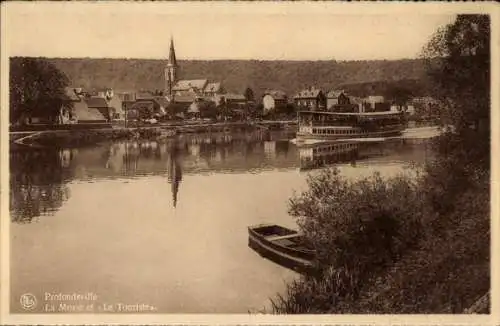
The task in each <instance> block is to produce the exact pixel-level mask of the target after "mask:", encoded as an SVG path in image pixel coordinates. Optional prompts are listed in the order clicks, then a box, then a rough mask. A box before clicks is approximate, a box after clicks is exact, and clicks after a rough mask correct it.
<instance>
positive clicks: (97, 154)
mask: <svg viewBox="0 0 500 326" xmlns="http://www.w3.org/2000/svg"><path fill="white" fill-rule="evenodd" d="M288 138H290V135H287V134H272V133H269V132H255V133H247V134H204V135H183V136H181V137H179V138H177V139H175V140H164V141H154V140H148V141H141V140H134V141H122V142H113V143H108V144H101V145H97V146H94V147H88V148H72V149H67V148H64V149H54V148H45V149H33V150H32V149H24V150H22V151H20V150H16V151H11V153H10V165H11V172H12V173H11V180H10V189H11V202H10V207H11V211H12V220H13V221H14V222H30V221H32V219H33V218H35V217H38V216H40V215H47V214H50V213H51V212H53V211H55V210H57V209H59V208H60V207H61V206H62V204H63V203H64V202H65V201H66V200H68V199H69V196H70V194H69V190H68V186H67V184H68V183H69V182H98V180H99V179H133V178H138V177H142V176H147V175H159V176H164V177H165V178H166V181H167V182H168V183H169V184H170V187H171V192H172V202H173V206H174V207H175V206H177V203H178V194H179V188H180V186H181V182H182V178H183V177H182V176H183V174H185V173H187V174H209V173H235V172H244V173H247V172H250V173H256V172H258V171H262V170H268V169H290V168H295V167H296V156H297V155H296V150H295V148H293V149H291V148H290V147H289V141H288Z"/></svg>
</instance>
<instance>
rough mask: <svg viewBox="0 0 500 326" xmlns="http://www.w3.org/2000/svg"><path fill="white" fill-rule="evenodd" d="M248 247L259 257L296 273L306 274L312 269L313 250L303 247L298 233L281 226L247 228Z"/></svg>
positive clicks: (263, 225) (260, 225)
mask: <svg viewBox="0 0 500 326" xmlns="http://www.w3.org/2000/svg"><path fill="white" fill-rule="evenodd" d="M248 246H249V247H250V248H252V249H253V250H255V251H256V252H257V253H259V254H260V255H261V256H263V257H265V258H268V259H270V260H272V261H273V262H275V263H277V264H279V265H281V266H284V267H287V268H290V269H293V270H295V271H297V272H300V273H307V272H308V271H310V270H311V269H312V268H313V262H312V261H313V259H314V256H315V252H314V250H312V249H310V248H308V247H307V246H306V245H305V243H304V238H303V236H302V235H301V234H300V233H299V232H297V231H294V230H291V229H288V228H285V227H283V226H279V225H276V224H259V225H253V226H249V227H248Z"/></svg>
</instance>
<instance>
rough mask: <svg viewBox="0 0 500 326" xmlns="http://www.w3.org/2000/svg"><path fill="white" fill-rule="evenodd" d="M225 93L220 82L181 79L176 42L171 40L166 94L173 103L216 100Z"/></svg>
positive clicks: (166, 72) (166, 68)
mask: <svg viewBox="0 0 500 326" xmlns="http://www.w3.org/2000/svg"><path fill="white" fill-rule="evenodd" d="M224 93H225V91H224V89H223V88H222V86H221V83H220V82H212V81H209V80H208V79H179V65H178V64H177V58H176V55H175V48H174V41H173V39H171V40H170V52H169V56H168V61H167V66H166V67H165V94H167V96H168V98H169V100H170V101H171V102H184V101H185V100H186V99H190V100H191V99H192V100H196V99H197V98H204V99H208V100H215V98H216V97H217V96H219V95H221V94H224Z"/></svg>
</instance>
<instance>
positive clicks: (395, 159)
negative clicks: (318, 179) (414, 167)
mask: <svg viewBox="0 0 500 326" xmlns="http://www.w3.org/2000/svg"><path fill="white" fill-rule="evenodd" d="M431 158H432V150H431V146H430V144H429V143H427V142H424V143H412V142H408V141H407V140H403V139H397V140H391V141H383V142H325V143H319V144H314V145H308V146H301V147H300V148H299V159H300V169H301V170H302V171H307V170H311V169H318V168H323V167H329V166H334V165H335V164H350V165H351V166H352V167H356V166H358V165H380V164H383V165H388V164H393V163H416V164H423V163H425V162H427V161H428V160H429V159H431Z"/></svg>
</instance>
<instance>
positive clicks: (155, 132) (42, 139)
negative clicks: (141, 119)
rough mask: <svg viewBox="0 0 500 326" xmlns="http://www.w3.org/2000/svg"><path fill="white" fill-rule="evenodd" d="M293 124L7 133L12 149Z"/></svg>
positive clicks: (291, 123) (193, 124)
mask: <svg viewBox="0 0 500 326" xmlns="http://www.w3.org/2000/svg"><path fill="white" fill-rule="evenodd" d="M295 125H296V123H295V121H256V122H219V123H199V122H182V123H166V124H160V125H154V126H140V127H127V128H126V127H123V126H114V127H112V128H101V127H99V128H88V129H81V128H75V129H69V130H68V128H64V129H61V128H58V129H57V130H38V128H34V129H35V130H23V131H18V132H11V133H10V144H11V147H17V146H32V147H37V146H59V147H79V146H85V145H91V144H95V143H99V142H102V141H108V140H119V139H152V138H155V139H157V138H158V137H160V138H170V137H173V136H174V135H176V134H192V133H220V132H248V131H252V130H285V129H289V128H290V127H292V128H294V127H295Z"/></svg>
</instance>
